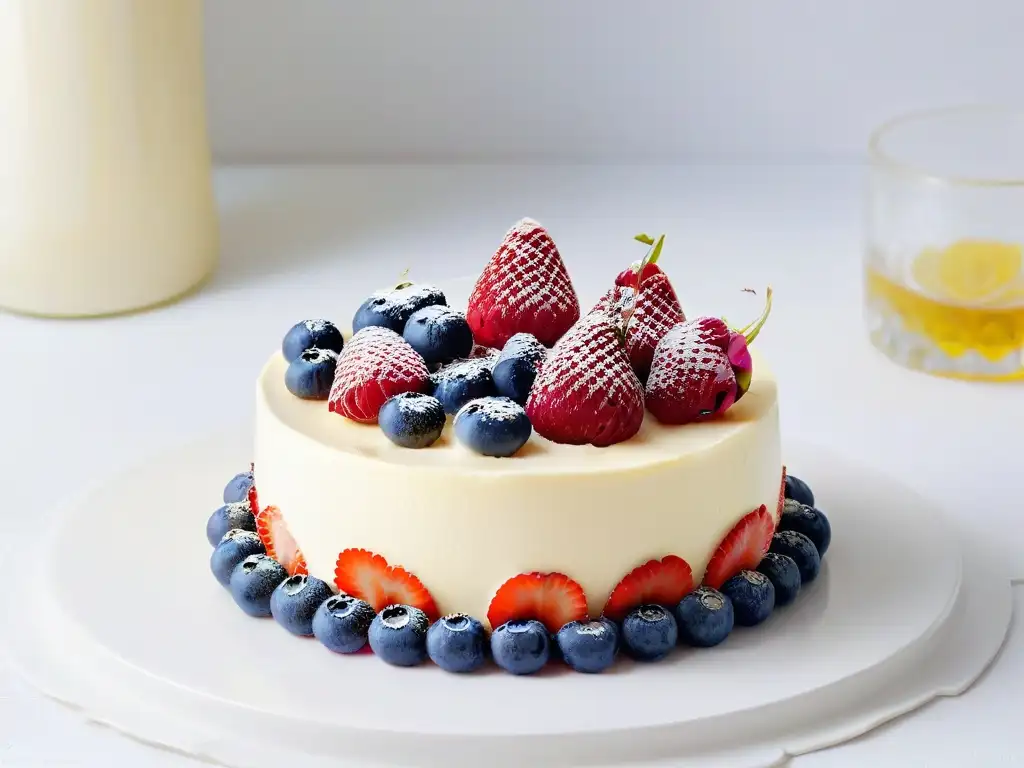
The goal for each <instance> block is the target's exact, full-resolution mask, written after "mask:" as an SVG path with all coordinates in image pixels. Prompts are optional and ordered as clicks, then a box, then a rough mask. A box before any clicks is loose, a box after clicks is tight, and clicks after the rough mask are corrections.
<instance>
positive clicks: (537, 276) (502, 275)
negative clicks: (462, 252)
mask: <svg viewBox="0 0 1024 768" xmlns="http://www.w3.org/2000/svg"><path fill="white" fill-rule="evenodd" d="M469 307H470V312H468V313H467V319H469V320H470V325H471V327H473V330H474V333H476V334H477V336H478V338H480V339H481V340H482V341H483V342H484V343H487V344H494V345H495V346H502V345H503V344H504V342H505V341H506V340H507V338H508V336H510V335H512V333H515V332H517V331H520V330H522V331H529V332H531V333H533V334H534V335H535V336H537V338H539V339H540V340H541V341H542V342H545V343H548V344H553V343H554V342H555V341H556V340H557V339H558V338H559V337H560V336H561V335H562V334H563V333H564V332H565V331H566V329H567V328H568V327H569V326H570V325H571V324H572V323H573V322H575V320H576V319H577V318H579V311H580V305H579V299H578V298H577V297H576V291H575V289H574V288H573V286H572V281H571V280H570V278H569V273H568V271H566V268H565V264H564V263H563V262H562V257H561V256H560V255H559V253H558V248H557V247H556V246H555V242H554V240H552V239H551V236H550V235H549V234H548V232H547V230H546V229H544V227H542V226H541V225H540V224H538V223H537V222H535V221H533V220H532V219H523V220H522V221H520V222H519V223H517V224H516V225H515V226H513V227H512V228H511V229H510V230H509V231H508V233H507V234H506V235H505V239H504V240H503V241H502V243H501V246H500V247H499V248H498V250H497V252H496V253H495V254H494V255H493V256H492V257H491V259H490V261H488V262H487V265H486V266H485V267H484V270H483V272H482V273H481V274H480V277H479V278H478V279H477V282H476V285H475V286H474V288H473V293H472V295H471V296H470V299H469ZM518 323H522V326H521V327H515V324H518ZM510 325H511V327H509V326H510ZM491 326H498V327H495V328H494V329H493V333H492V335H494V336H495V338H489V337H487V336H486V335H484V336H481V335H480V333H479V332H480V331H481V330H483V329H486V328H488V327H491ZM502 326H503V327H502Z"/></svg>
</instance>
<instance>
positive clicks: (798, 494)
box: [785, 474, 814, 507]
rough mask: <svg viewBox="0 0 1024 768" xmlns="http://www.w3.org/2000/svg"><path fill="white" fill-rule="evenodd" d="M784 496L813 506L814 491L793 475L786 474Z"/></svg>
mask: <svg viewBox="0 0 1024 768" xmlns="http://www.w3.org/2000/svg"><path fill="white" fill-rule="evenodd" d="M785 493H786V498H787V499H793V501H799V502H800V503H801V504H806V505H807V506H809V507H813V506H814V492H813V491H812V490H811V487H810V486H809V485H808V484H807V483H805V482H804V481H803V480H801V479H800V478H799V477H796V476H794V475H789V474H787V475H786V491H785Z"/></svg>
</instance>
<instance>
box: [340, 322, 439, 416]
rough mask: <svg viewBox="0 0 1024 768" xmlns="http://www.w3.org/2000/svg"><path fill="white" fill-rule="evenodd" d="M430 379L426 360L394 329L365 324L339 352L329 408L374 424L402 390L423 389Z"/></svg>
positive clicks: (416, 390)
mask: <svg viewBox="0 0 1024 768" xmlns="http://www.w3.org/2000/svg"><path fill="white" fill-rule="evenodd" d="M429 381H430V373H429V371H428V370H427V364H426V363H425V362H423V358H422V357H420V356H419V355H418V354H417V353H416V351H415V350H414V349H413V348H412V347H411V346H409V344H408V343H407V342H406V341H405V339H403V338H402V337H401V336H399V335H398V334H397V333H395V332H394V331H392V330H390V329H388V328H383V327H381V326H376V325H372V326H367V327H366V328H363V329H362V330H361V331H359V332H358V333H357V334H355V335H354V336H353V337H352V338H351V339H350V340H349V342H348V344H346V345H345V349H344V350H343V351H342V353H341V355H339V356H338V363H337V369H336V370H335V373H334V384H333V385H332V386H331V394H330V398H329V402H330V405H329V407H330V410H331V411H333V412H334V413H340V414H341V415H342V416H345V417H346V418H349V419H352V420H353V421H360V422H363V423H365V424H374V423H376V421H377V412H378V411H379V410H380V407H381V406H382V405H384V403H385V402H387V401H388V400H389V399H390V398H392V397H394V396H395V395H398V394H401V393H402V392H422V391H423V390H424V388H425V387H426V386H427V384H428V383H429Z"/></svg>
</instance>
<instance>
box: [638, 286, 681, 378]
mask: <svg viewBox="0 0 1024 768" xmlns="http://www.w3.org/2000/svg"><path fill="white" fill-rule="evenodd" d="M685 320H686V315H685V314H684V313H683V308H682V306H681V305H680V304H679V299H678V298H676V292H675V291H674V290H673V289H672V283H670V282H669V280H668V275H666V274H665V273H664V272H658V273H657V274H655V275H653V276H651V277H649V278H648V279H646V280H644V282H643V286H642V287H641V288H640V293H639V295H638V296H637V299H636V309H635V310H634V311H633V314H632V316H631V317H630V321H629V325H628V326H627V328H626V352H627V353H628V354H629V361H630V363H632V364H633V370H634V371H636V375H637V376H638V377H639V378H640V380H641V381H646V380H647V377H648V375H649V374H650V372H651V361H652V360H653V359H654V350H655V348H657V346H658V342H659V341H661V340H662V338H664V336H665V334H666V333H668V332H669V330H671V329H672V328H674V327H675V326H677V325H679V323H682V322H684V321H685Z"/></svg>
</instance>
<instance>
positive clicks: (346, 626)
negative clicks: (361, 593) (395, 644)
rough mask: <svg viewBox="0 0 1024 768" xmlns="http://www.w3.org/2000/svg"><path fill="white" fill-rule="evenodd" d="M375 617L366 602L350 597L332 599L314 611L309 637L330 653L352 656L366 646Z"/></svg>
mask: <svg viewBox="0 0 1024 768" xmlns="http://www.w3.org/2000/svg"><path fill="white" fill-rule="evenodd" d="M376 615H377V612H376V611H375V610H373V606H372V605H370V604H369V603H367V602H364V601H362V600H359V599H358V598H355V597H352V596H350V595H335V596H334V597H330V598H328V599H327V601H326V602H324V603H321V604H320V607H319V608H317V609H316V614H315V615H314V616H313V634H314V635H315V636H316V639H317V640H319V641H320V642H321V643H323V645H324V647H325V648H327V649H328V650H330V651H334V652H335V653H355V652H356V651H358V650H359V649H360V648H362V647H363V646H364V645H366V638H367V633H368V632H369V631H370V624H371V623H372V622H373V619H374V617H375V616H376Z"/></svg>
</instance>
